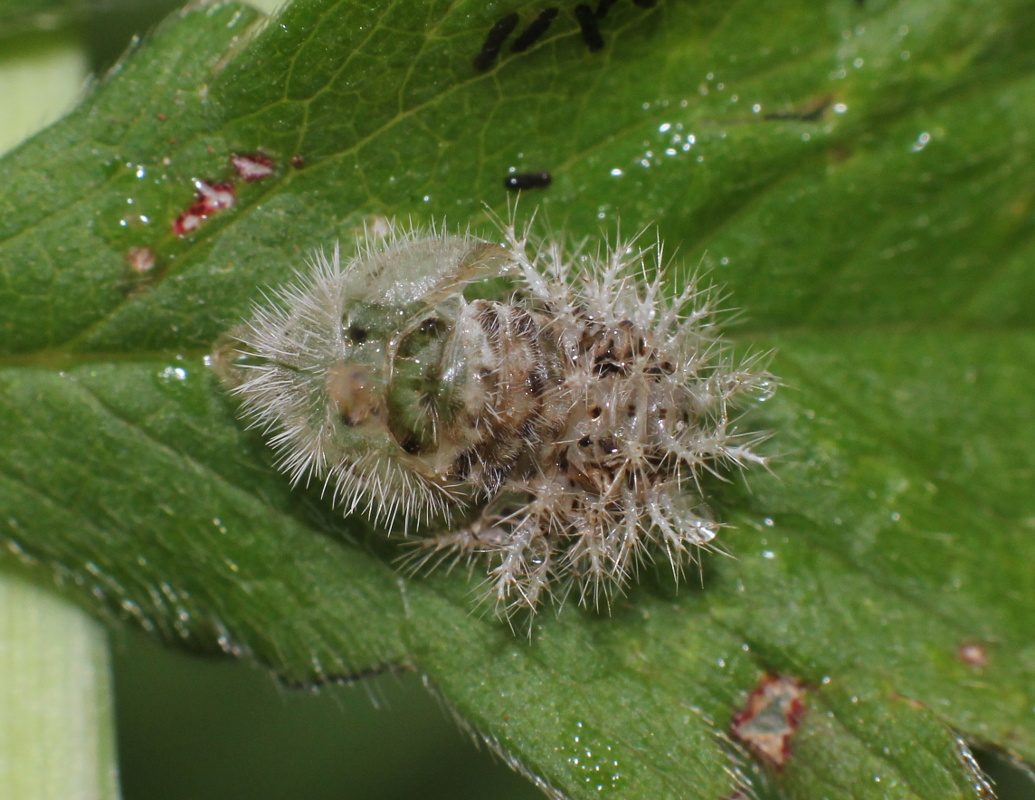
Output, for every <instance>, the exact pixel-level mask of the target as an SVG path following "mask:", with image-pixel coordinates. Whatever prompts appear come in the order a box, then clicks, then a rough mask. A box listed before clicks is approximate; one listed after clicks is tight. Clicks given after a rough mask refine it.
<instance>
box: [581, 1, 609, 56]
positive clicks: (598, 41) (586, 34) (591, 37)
mask: <svg viewBox="0 0 1035 800" xmlns="http://www.w3.org/2000/svg"><path fill="white" fill-rule="evenodd" d="M575 19H576V21H577V22H578V23H579V28H580V29H581V30H582V41H584V42H585V43H586V47H588V48H589V51H590V52H591V53H596V52H597V51H598V50H603V49H604V37H603V36H601V35H600V25H598V24H597V23H598V18H597V15H596V13H594V11H593V9H592V8H590V7H589V6H588V5H586V4H585V3H579V4H578V5H577V6H575Z"/></svg>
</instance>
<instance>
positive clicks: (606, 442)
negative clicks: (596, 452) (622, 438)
mask: <svg viewBox="0 0 1035 800" xmlns="http://www.w3.org/2000/svg"><path fill="white" fill-rule="evenodd" d="M597 446H598V447H599V448H600V449H601V451H603V452H605V453H607V454H608V455H610V454H611V453H617V452H618V448H617V447H616V446H615V440H614V439H612V438H611V437H610V436H609V437H608V438H606V439H601V440H600V441H599V442H597Z"/></svg>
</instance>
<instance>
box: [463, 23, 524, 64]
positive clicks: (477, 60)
mask: <svg viewBox="0 0 1035 800" xmlns="http://www.w3.org/2000/svg"><path fill="white" fill-rule="evenodd" d="M519 20H520V17H519V16H518V14H517V12H514V13H512V14H507V15H506V16H504V17H501V18H500V19H498V20H496V24H495V25H493V26H492V27H491V28H489V32H488V34H486V36H485V42H484V44H482V50H481V52H480V53H478V55H476V56H475V57H474V68H475V69H476V70H478V71H479V72H485V70H487V69H489V68H490V67H491V66H492V65H493V64H495V63H496V58H497V56H499V54H500V50H501V49H502V48H503V43H504V42H505V41H507V37H508V36H510V34H512V33H513V32H514V28H516V27H517V24H518V22H519Z"/></svg>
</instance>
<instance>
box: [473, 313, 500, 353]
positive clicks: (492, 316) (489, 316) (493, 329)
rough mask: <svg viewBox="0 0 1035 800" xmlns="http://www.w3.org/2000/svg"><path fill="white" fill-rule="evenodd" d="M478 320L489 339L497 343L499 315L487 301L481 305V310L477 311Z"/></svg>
mask: <svg viewBox="0 0 1035 800" xmlns="http://www.w3.org/2000/svg"><path fill="white" fill-rule="evenodd" d="M478 322H479V324H480V325H481V326H482V330H483V331H485V335H486V336H487V337H488V338H489V340H490V341H493V342H496V343H497V344H498V343H499V338H500V315H499V312H498V311H497V310H496V307H495V306H494V305H491V304H488V303H487V304H485V305H484V306H482V309H481V311H479V312H478Z"/></svg>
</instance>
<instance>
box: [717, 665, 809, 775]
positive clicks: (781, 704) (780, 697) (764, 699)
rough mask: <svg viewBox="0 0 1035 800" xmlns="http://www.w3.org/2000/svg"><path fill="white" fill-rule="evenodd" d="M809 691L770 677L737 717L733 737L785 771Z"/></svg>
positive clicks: (790, 681)
mask: <svg viewBox="0 0 1035 800" xmlns="http://www.w3.org/2000/svg"><path fill="white" fill-rule="evenodd" d="M805 690H806V688H805V687H804V686H803V685H802V684H801V682H800V681H798V679H797V678H793V677H791V676H789V675H771V674H766V675H764V676H763V677H762V680H761V681H760V682H759V684H758V686H756V687H755V689H754V690H753V691H752V692H751V694H750V695H748V698H747V702H746V703H745V704H744V705H743V706H742V707H741V708H740V709H739V710H738V711H737V712H736V713H735V714H734V715H733V721H732V722H731V723H730V733H731V735H732V736H733V738H734V739H735V740H737V741H738V742H740V743H741V744H743V745H745V746H746V747H747V748H748V749H749V750H750V751H751V752H752V753H753V754H754V755H755V756H756V757H757V758H759V759H761V760H762V761H764V762H766V763H767V764H771V765H772V766H774V767H776V768H777V769H781V768H782V767H783V766H784V765H785V764H786V763H787V760H788V759H789V758H790V755H791V739H792V738H793V736H794V733H795V732H796V731H797V730H798V726H799V725H800V724H801V721H802V718H803V717H804V715H805V701H804V695H805Z"/></svg>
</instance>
